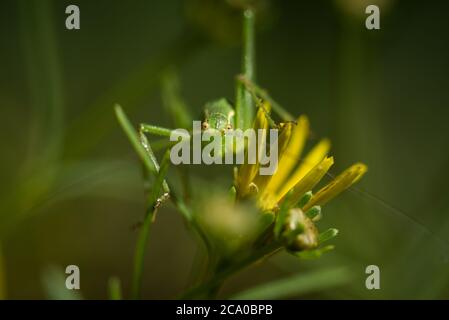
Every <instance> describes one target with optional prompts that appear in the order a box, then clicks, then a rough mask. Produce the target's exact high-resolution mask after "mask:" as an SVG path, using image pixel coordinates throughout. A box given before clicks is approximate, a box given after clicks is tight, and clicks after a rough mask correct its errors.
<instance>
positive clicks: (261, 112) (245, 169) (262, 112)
mask: <svg viewBox="0 0 449 320" xmlns="http://www.w3.org/2000/svg"><path fill="white" fill-rule="evenodd" d="M270 109H271V107H270V104H268V103H264V104H263V105H262V107H261V108H259V109H258V111H257V115H256V119H255V120H254V124H253V129H255V130H256V133H257V130H258V129H268V119H267V112H269V111H270ZM256 136H257V134H256ZM258 140H259V139H257V142H256V143H257V145H256V150H257V151H256V152H257V153H259V150H261V148H262V146H263V144H264V143H265V141H258ZM253 143H255V142H254V141H253ZM248 149H250V148H249V147H247V148H246V151H245V158H244V159H245V162H244V163H243V164H242V165H240V167H239V171H238V175H237V183H236V184H237V193H238V196H239V197H243V196H245V195H246V194H248V192H249V191H250V185H251V183H252V181H253V179H254V178H255V177H256V175H257V172H258V169H259V162H258V159H256V163H254V164H250V163H247V160H248V155H247V152H248Z"/></svg>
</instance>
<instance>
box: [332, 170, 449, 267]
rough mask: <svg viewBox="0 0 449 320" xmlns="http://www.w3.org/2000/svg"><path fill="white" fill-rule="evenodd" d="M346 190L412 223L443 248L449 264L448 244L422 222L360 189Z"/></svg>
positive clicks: (351, 188)
mask: <svg viewBox="0 0 449 320" xmlns="http://www.w3.org/2000/svg"><path fill="white" fill-rule="evenodd" d="M327 175H328V176H329V177H331V178H335V176H334V175H333V174H331V173H329V172H328V173H327ZM348 190H349V191H351V192H353V193H356V194H359V195H361V196H363V197H365V198H366V199H369V200H372V201H373V202H376V203H377V204H379V205H381V206H383V207H384V208H386V209H388V210H389V211H391V212H392V213H394V214H396V215H397V216H399V217H402V218H406V219H407V220H408V221H410V222H412V223H413V224H414V225H416V226H419V227H420V228H421V229H422V230H423V231H424V232H425V233H426V234H427V235H429V236H430V237H431V238H432V240H434V241H435V242H437V243H438V244H439V245H441V246H442V247H443V249H444V252H443V254H444V259H445V262H449V261H448V260H449V243H448V242H447V241H446V240H445V239H443V238H441V237H440V236H439V235H438V234H437V233H436V232H435V231H433V230H432V229H430V228H429V227H428V226H427V225H426V224H425V223H424V222H422V221H420V220H419V219H417V218H416V217H414V216H412V215H410V214H408V213H406V212H405V211H403V210H401V209H399V208H397V207H395V206H394V205H391V204H390V203H388V202H387V201H386V200H384V199H382V198H381V197H379V196H376V195H374V194H372V193H370V192H368V191H365V190H362V189H360V188H357V187H354V186H353V187H350V188H349V189H348Z"/></svg>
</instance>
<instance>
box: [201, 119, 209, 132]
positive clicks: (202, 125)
mask: <svg viewBox="0 0 449 320" xmlns="http://www.w3.org/2000/svg"><path fill="white" fill-rule="evenodd" d="M201 128H202V129H203V130H207V129H209V123H207V121H204V122H203V123H202V124H201Z"/></svg>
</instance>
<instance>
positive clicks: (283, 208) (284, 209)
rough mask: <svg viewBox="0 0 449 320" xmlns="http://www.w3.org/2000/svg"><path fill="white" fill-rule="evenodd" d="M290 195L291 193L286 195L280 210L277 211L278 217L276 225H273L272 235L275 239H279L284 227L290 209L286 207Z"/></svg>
mask: <svg viewBox="0 0 449 320" xmlns="http://www.w3.org/2000/svg"><path fill="white" fill-rule="evenodd" d="M290 195H291V191H290V192H289V193H287V195H286V196H285V199H284V201H283V202H282V204H281V208H280V209H279V213H278V217H277V219H276V223H275V225H274V235H275V238H276V239H279V236H280V235H281V231H282V228H283V226H284V223H285V219H286V218H287V214H288V210H289V209H290V206H289V205H288V203H289V201H288V200H289V198H290Z"/></svg>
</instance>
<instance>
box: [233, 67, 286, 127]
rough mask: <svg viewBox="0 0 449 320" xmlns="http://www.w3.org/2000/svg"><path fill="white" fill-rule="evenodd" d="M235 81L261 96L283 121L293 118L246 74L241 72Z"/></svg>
mask: <svg viewBox="0 0 449 320" xmlns="http://www.w3.org/2000/svg"><path fill="white" fill-rule="evenodd" d="M237 82H238V83H241V84H242V85H244V86H245V87H246V89H247V90H248V91H250V92H253V93H254V94H255V95H257V96H259V97H261V98H262V99H263V100H265V101H268V102H269V103H270V105H271V108H272V109H273V111H274V112H275V113H277V114H278V115H279V117H281V119H282V120H284V121H294V120H295V118H294V117H293V116H292V115H291V113H290V112H288V111H287V110H286V109H285V108H284V107H282V106H281V105H280V104H279V103H277V102H276V100H274V99H273V98H272V97H271V96H270V95H269V94H268V92H267V91H266V90H265V89H262V88H261V87H259V86H258V85H257V84H256V83H255V82H254V81H252V80H250V79H249V78H248V77H247V76H246V75H244V74H242V75H239V76H237Z"/></svg>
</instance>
